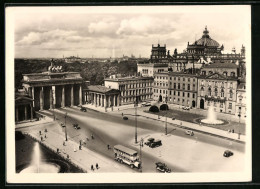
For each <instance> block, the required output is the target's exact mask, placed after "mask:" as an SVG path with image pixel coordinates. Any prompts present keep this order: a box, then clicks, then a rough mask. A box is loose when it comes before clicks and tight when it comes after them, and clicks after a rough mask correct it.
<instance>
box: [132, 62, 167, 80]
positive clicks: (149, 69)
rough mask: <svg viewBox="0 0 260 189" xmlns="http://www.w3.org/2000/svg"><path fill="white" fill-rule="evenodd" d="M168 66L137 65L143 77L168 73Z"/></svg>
mask: <svg viewBox="0 0 260 189" xmlns="http://www.w3.org/2000/svg"><path fill="white" fill-rule="evenodd" d="M167 71H168V64H156V63H149V64H137V73H138V74H140V75H141V76H143V77H154V74H155V73H160V72H167Z"/></svg>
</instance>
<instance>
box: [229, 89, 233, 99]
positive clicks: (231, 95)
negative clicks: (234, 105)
mask: <svg viewBox="0 0 260 189" xmlns="http://www.w3.org/2000/svg"><path fill="white" fill-rule="evenodd" d="M229 94H230V98H232V97H233V92H232V90H230V91H229Z"/></svg>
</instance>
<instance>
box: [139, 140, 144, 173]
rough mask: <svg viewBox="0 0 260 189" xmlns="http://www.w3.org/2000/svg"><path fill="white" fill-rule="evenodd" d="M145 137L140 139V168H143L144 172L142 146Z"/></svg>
mask: <svg viewBox="0 0 260 189" xmlns="http://www.w3.org/2000/svg"><path fill="white" fill-rule="evenodd" d="M143 143H144V139H143V138H141V140H140V169H141V172H142V147H143V146H144V144H143Z"/></svg>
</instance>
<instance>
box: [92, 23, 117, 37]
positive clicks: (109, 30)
mask: <svg viewBox="0 0 260 189" xmlns="http://www.w3.org/2000/svg"><path fill="white" fill-rule="evenodd" d="M117 27H118V24H117V23H114V22H104V21H100V22H96V23H94V22H92V23H90V24H89V26H88V31H89V33H91V34H115V32H116V28H117Z"/></svg>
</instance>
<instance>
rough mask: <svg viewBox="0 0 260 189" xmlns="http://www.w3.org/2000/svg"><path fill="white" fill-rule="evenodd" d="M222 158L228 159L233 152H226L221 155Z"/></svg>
mask: <svg viewBox="0 0 260 189" xmlns="http://www.w3.org/2000/svg"><path fill="white" fill-rule="evenodd" d="M223 156H224V157H230V156H233V152H231V151H230V150H226V151H225V152H224V154H223Z"/></svg>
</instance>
